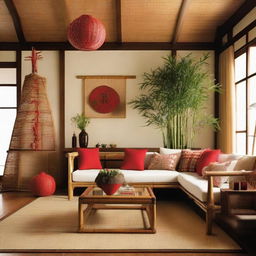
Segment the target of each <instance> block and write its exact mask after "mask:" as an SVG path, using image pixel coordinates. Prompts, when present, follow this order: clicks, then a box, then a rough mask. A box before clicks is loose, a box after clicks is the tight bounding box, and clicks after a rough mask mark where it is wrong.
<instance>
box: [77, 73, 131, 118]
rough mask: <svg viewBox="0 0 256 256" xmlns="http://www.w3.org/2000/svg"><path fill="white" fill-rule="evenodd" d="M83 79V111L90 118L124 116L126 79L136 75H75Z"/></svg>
mask: <svg viewBox="0 0 256 256" xmlns="http://www.w3.org/2000/svg"><path fill="white" fill-rule="evenodd" d="M77 78H78V79H82V80H83V95H84V98H83V101H84V113H85V115H86V116H88V117H90V118H125V117H126V79H135V78H136V76H77Z"/></svg>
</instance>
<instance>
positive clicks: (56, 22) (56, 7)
mask: <svg viewBox="0 0 256 256" xmlns="http://www.w3.org/2000/svg"><path fill="white" fill-rule="evenodd" d="M14 4H15V6H16V8H17V12H18V14H19V16H20V20H21V25H22V28H23V32H24V35H25V38H26V40H27V41H41V42H45V41H48V42H60V41H65V40H66V27H67V18H66V17H67V16H66V7H65V2H64V1H63V0H54V1H53V0H14Z"/></svg>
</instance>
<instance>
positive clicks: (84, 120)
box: [71, 113, 90, 130]
mask: <svg viewBox="0 0 256 256" xmlns="http://www.w3.org/2000/svg"><path fill="white" fill-rule="evenodd" d="M71 122H72V123H74V124H75V125H76V127H77V128H78V129H80V130H84V129H85V127H86V126H87V125H88V124H89V123H90V119H89V118H88V117H86V116H85V115H84V114H83V113H82V114H78V113H77V114H76V116H73V117H72V118H71Z"/></svg>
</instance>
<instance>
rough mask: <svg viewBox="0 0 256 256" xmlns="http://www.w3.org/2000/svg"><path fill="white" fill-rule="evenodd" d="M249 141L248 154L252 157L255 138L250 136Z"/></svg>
mask: <svg viewBox="0 0 256 256" xmlns="http://www.w3.org/2000/svg"><path fill="white" fill-rule="evenodd" d="M247 140H248V149H247V152H248V154H249V155H251V154H252V144H253V136H252V135H249V136H248V138H247ZM255 150H256V147H255ZM255 150H254V152H256V151H255Z"/></svg>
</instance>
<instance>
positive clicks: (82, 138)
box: [71, 113, 90, 148]
mask: <svg viewBox="0 0 256 256" xmlns="http://www.w3.org/2000/svg"><path fill="white" fill-rule="evenodd" d="M71 121H72V122H73V123H74V124H75V125H76V127H77V128H78V129H80V133H79V146H80V147H81V148H87V146H88V142H89V137H88V133H87V132H86V131H85V128H86V127H87V125H88V124H89V123H90V119H89V118H88V117H86V116H85V115H84V114H83V113H82V114H76V116H73V117H72V118H71Z"/></svg>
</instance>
